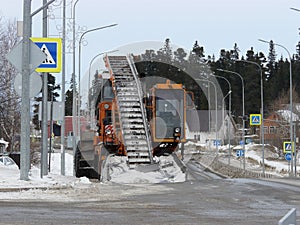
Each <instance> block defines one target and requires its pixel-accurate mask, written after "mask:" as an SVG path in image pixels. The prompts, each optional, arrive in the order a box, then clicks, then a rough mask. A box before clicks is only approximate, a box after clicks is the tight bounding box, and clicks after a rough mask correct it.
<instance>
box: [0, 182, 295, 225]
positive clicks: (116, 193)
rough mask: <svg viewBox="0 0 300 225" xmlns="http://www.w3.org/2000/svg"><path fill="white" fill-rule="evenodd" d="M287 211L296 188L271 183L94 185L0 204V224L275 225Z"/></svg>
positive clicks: (292, 202)
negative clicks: (88, 187) (54, 197)
mask: <svg viewBox="0 0 300 225" xmlns="http://www.w3.org/2000/svg"><path fill="white" fill-rule="evenodd" d="M298 182H299V180H298ZM7 194H10V193H7ZM39 195H49V196H51V195H54V196H57V199H53V198H51V197H48V198H47V197H45V196H44V197H45V198H41V196H40V197H39ZM291 208H297V211H298V212H299V210H300V188H299V186H293V185H287V184H281V183H273V182H270V181H262V180H253V179H201V180H193V181H187V182H185V183H174V184H139V185H121V184H99V183H97V184H95V185H94V187H93V188H91V189H70V190H62V191H57V190H56V191H53V192H51V190H48V191H44V192H38V191H37V193H36V198H35V199H23V200H9V201H0V224H22V225H24V224H26V225H27V224H28V225H31V224H45V225H47V224H123V225H124V224H133V225H135V224H139V225H140V224H201V225H205V224H209V225H212V224H213V225H219V224H222V225H223V224H229V225H232V224H242V225H255V224H264V225H268V224H272V225H274V224H277V223H278V220H279V219H280V218H281V217H282V216H283V215H284V214H286V213H287V212H288V211H289V210H290V209H291ZM299 222H300V220H299V219H298V223H299Z"/></svg>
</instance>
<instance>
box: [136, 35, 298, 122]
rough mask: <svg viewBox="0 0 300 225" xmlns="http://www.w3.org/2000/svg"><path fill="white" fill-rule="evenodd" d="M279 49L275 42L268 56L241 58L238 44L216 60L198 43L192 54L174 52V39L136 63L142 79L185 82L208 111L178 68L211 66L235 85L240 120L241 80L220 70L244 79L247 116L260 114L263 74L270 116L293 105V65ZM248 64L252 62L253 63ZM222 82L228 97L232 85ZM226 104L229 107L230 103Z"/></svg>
mask: <svg viewBox="0 0 300 225" xmlns="http://www.w3.org/2000/svg"><path fill="white" fill-rule="evenodd" d="M299 46H300V45H299ZM299 46H297V53H296V54H294V55H293V57H292V75H293V90H294V91H293V102H294V103H296V102H297V101H298V94H299V91H298V89H297V87H298V86H299V82H300V76H298V74H299V72H300V57H299V53H300V47H299ZM275 47H276V46H275V45H274V43H273V42H272V41H270V49H269V53H268V54H267V55H265V54H264V53H262V52H255V51H254V49H253V48H250V49H249V50H248V51H247V52H246V55H244V56H243V55H242V56H240V51H239V48H238V45H237V44H234V46H233V49H230V50H225V49H222V50H221V51H220V55H219V58H218V59H216V58H215V56H207V57H205V54H204V53H205V51H204V47H202V46H200V45H199V44H198V42H197V41H196V42H195V44H194V46H193V47H192V49H191V51H190V52H185V50H184V49H182V48H178V49H171V47H170V40H169V39H166V41H165V44H164V46H162V48H161V49H159V50H158V51H154V50H151V49H149V50H146V51H145V53H144V54H141V55H140V56H136V57H135V60H136V66H137V69H138V71H139V72H140V73H141V74H142V76H159V77H162V76H163V77H165V78H168V79H171V80H173V81H174V82H176V83H183V84H184V85H185V87H186V89H187V90H190V91H193V92H194V95H195V103H196V106H197V108H198V109H207V108H208V104H207V100H206V97H205V96H204V94H203V93H202V91H201V90H199V87H198V86H197V85H196V83H195V82H194V80H193V79H191V78H190V77H189V76H188V75H187V73H186V71H184V69H183V70H178V68H177V67H176V65H177V66H178V65H180V66H181V67H180V68H185V67H193V66H198V68H197V69H199V65H203V64H208V65H209V66H210V69H211V71H212V72H213V73H214V74H215V75H218V76H222V77H225V78H226V79H227V80H229V82H230V83H231V87H232V114H233V115H234V116H236V118H239V117H240V116H241V115H242V84H241V79H240V78H239V77H238V76H235V75H233V74H230V73H224V72H222V71H219V70H217V69H224V70H229V71H233V72H237V73H239V74H240V75H241V76H242V78H243V80H244V86H245V115H249V114H252V113H259V112H260V108H261V75H262V79H263V95H264V102H263V103H264V113H265V115H266V116H267V115H268V114H269V113H271V112H273V111H276V110H278V109H280V108H282V107H283V105H284V104H288V103H289V97H288V96H289V91H290V69H289V68H290V62H289V59H286V58H283V56H281V57H280V58H279V59H278V60H276V56H277V54H276V49H275ZM245 61H246V62H245ZM247 61H250V63H249V62H247ZM251 62H253V63H251ZM254 63H255V64H254ZM256 64H258V65H259V66H257V65H256ZM200 68H201V66H200ZM204 69H205V68H204ZM204 73H205V72H204ZM218 82H219V84H220V86H221V88H222V91H223V95H226V93H228V84H227V83H226V82H225V80H223V79H218ZM226 103H227V104H228V102H226ZM278 103H280V104H278ZM227 108H228V105H227Z"/></svg>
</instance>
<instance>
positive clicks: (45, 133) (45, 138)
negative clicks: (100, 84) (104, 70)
mask: <svg viewBox="0 0 300 225" xmlns="http://www.w3.org/2000/svg"><path fill="white" fill-rule="evenodd" d="M45 4H47V0H43V5H45ZM47 11H48V7H45V8H44V9H43V37H47V35H48V31H47V27H48V26H47ZM42 78H43V90H42V92H43V94H42V149H41V178H43V176H44V175H47V174H48V165H47V156H48V154H47V149H48V148H47V146H48V117H47V112H48V104H47V101H48V74H47V73H42Z"/></svg>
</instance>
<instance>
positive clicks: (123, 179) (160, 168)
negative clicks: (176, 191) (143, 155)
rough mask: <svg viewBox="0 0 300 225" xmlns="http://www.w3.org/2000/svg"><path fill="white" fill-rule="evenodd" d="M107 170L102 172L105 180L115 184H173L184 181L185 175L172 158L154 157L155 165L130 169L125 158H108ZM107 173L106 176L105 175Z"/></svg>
mask: <svg viewBox="0 0 300 225" xmlns="http://www.w3.org/2000/svg"><path fill="white" fill-rule="evenodd" d="M107 160H108V161H107V164H106V165H107V168H106V169H105V170H104V171H103V173H104V175H105V180H107V181H110V182H115V183H124V184H133V183H175V182H184V181H185V180H186V176H185V173H183V172H182V171H181V169H180V168H179V166H178V165H177V164H176V162H175V161H174V159H173V157H172V156H171V155H170V156H161V157H156V158H155V161H156V163H157V164H154V165H145V166H137V167H136V168H135V169H130V168H129V167H128V164H127V157H120V156H117V157H114V156H110V157H108V159H107ZM106 173H107V174H106Z"/></svg>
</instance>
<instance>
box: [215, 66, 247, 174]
mask: <svg viewBox="0 0 300 225" xmlns="http://www.w3.org/2000/svg"><path fill="white" fill-rule="evenodd" d="M217 70H218V71H221V72H225V73H230V74H234V75H237V76H238V77H239V78H240V79H241V82H242V108H243V109H242V110H243V113H242V114H243V115H242V119H243V127H242V129H243V130H242V141H243V151H244V164H243V167H244V170H245V167H246V166H245V85H244V79H243V77H242V76H241V74H239V73H237V72H234V71H230V70H224V69H217Z"/></svg>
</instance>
